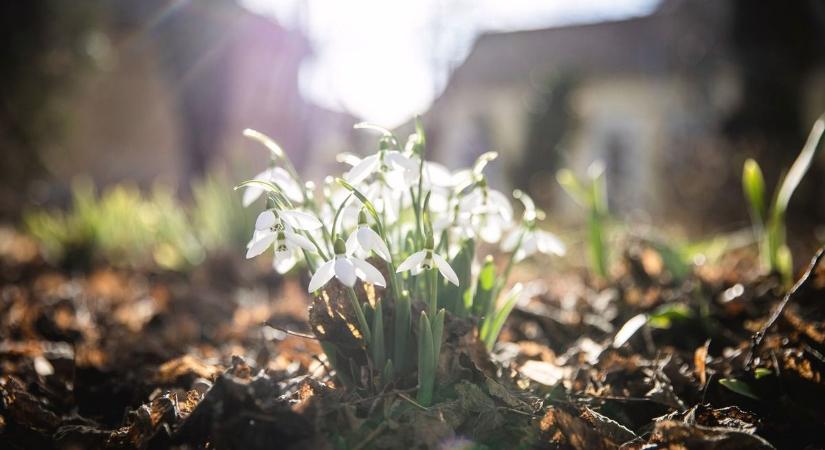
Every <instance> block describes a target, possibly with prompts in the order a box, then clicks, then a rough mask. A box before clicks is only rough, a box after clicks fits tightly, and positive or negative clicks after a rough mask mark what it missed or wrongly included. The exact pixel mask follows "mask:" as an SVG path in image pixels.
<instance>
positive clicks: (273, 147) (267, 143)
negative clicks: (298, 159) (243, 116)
mask: <svg viewBox="0 0 825 450" xmlns="http://www.w3.org/2000/svg"><path fill="white" fill-rule="evenodd" d="M243 135H244V136H246V137H248V138H250V139H253V140H256V141H258V142H260V143H261V144H263V145H264V147H266V148H268V149H269V151H270V152H272V155H273V156H274V157H275V158H278V159H284V158H286V153H284V150H283V149H282V148H281V146H280V145H278V144H277V143H276V142H275V141H274V140H272V138H270V137H269V136H267V135H265V134H263V133H261V132H260V131H257V130H253V129H252V128H247V129H245V130H243Z"/></svg>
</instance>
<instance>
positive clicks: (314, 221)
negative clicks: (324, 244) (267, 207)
mask: <svg viewBox="0 0 825 450" xmlns="http://www.w3.org/2000/svg"><path fill="white" fill-rule="evenodd" d="M278 213H279V214H280V215H281V217H283V218H284V220H285V221H286V222H287V223H288V224H290V225H292V226H293V227H294V228H297V229H299V230H317V229H318V228H321V227H322V226H323V225H322V224H321V221H320V220H318V218H317V217H315V216H313V215H312V214H309V213H305V212H303V211H298V210H295V209H293V210H283V211H278Z"/></svg>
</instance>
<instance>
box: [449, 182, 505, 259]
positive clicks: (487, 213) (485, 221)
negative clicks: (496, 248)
mask: <svg viewBox="0 0 825 450" xmlns="http://www.w3.org/2000/svg"><path fill="white" fill-rule="evenodd" d="M477 185H478V188H476V189H474V190H473V191H472V192H470V193H469V194H467V195H466V196H464V198H462V199H461V201H460V204H459V205H460V206H459V209H460V211H461V212H462V213H469V214H470V218H471V221H472V224H473V227H474V228H476V229H477V230H478V235H479V237H481V239H482V240H484V241H485V242H489V243H495V242H498V241H499V240H501V236H502V234H503V233H504V230H505V229H506V228H508V227H509V226H510V223H511V221H512V220H513V207H512V206H511V205H510V202H509V201H508V200H507V197H506V196H505V195H504V194H502V193H501V192H499V191H496V190H493V189H490V188H488V187H487V182H486V181H485V180H484V179H483V178H482V179H481V180H480V181H479V182H478V183H477Z"/></svg>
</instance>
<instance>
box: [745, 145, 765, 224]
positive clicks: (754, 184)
mask: <svg viewBox="0 0 825 450" xmlns="http://www.w3.org/2000/svg"><path fill="white" fill-rule="evenodd" d="M742 189H743V190H744V191H745V198H747V200H748V204H749V206H750V211H751V216H752V218H753V220H754V222H755V223H757V224H758V227H759V228H761V227H762V223H764V221H765V218H766V211H765V209H766V208H767V202H766V201H765V178H764V177H763V176H762V169H760V168H759V163H757V162H756V161H754V160H753V159H748V160H747V161H745V166H744V168H743V169H742Z"/></svg>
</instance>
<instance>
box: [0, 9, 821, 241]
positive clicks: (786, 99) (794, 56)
mask: <svg viewBox="0 0 825 450" xmlns="http://www.w3.org/2000/svg"><path fill="white" fill-rule="evenodd" d="M389 3H392V2H389ZM608 3H609V5H608ZM371 5H372V4H371ZM481 5H486V6H481ZM490 5H493V2H478V3H472V2H465V1H463V0H453V1H442V0H432V1H425V2H421V3H420V4H419V3H415V4H414V5H411V4H407V3H404V4H397V5H390V4H387V3H375V5H372V6H374V8H372V9H370V8H367V7H363V8H361V6H363V5H361V3H359V2H356V3H353V4H352V5H351V6H350V5H347V6H342V5H340V4H337V3H332V2H326V3H325V2H324V1H323V0H314V1H309V0H307V1H286V0H284V1H276V0H247V1H237V2H236V1H233V0H199V1H185V0H174V1H173V0H143V1H140V2H133V1H126V0H122V1H119V0H90V1H87V2H82V4H79V3H77V2H71V1H68V0H37V1H30V2H4V3H3V4H2V6H0V9H2V11H0V21H2V25H3V26H2V31H0V33H2V34H3V39H2V41H0V42H2V43H1V44H0V55H2V61H3V65H4V67H3V70H2V71H0V97H1V98H0V101H1V102H2V103H0V152H2V155H0V157H2V160H3V164H2V169H0V215H2V217H4V218H6V219H11V220H14V219H15V218H16V217H18V216H19V214H20V211H21V210H23V209H24V208H26V207H27V206H31V205H38V204H44V203H48V204H61V203H65V202H66V199H67V198H68V186H69V184H70V180H72V179H73V177H75V176H77V175H87V176H90V177H91V178H92V179H94V180H95V181H96V182H97V183H98V184H100V185H109V184H113V183H117V182H122V181H132V182H135V183H137V184H138V185H140V186H144V187H146V186H149V185H151V184H152V183H154V182H156V181H158V180H160V181H162V182H164V183H167V184H169V185H172V186H178V187H179V188H180V194H181V196H182V197H183V198H186V196H187V195H188V187H189V185H190V182H191V181H192V179H194V178H197V177H199V176H202V175H203V174H205V173H206V172H208V171H210V170H212V169H213V168H215V167H218V168H219V169H220V170H229V171H234V174H237V176H238V177H239V178H241V177H243V176H247V175H249V174H251V173H254V172H255V171H256V169H257V168H259V167H260V165H261V164H263V163H264V162H265V160H266V157H267V155H266V154H265V153H264V152H263V151H262V150H260V149H258V148H257V147H255V145H254V144H252V143H249V142H246V141H244V140H242V138H241V131H242V130H243V129H244V128H247V127H249V128H255V129H259V130H261V131H263V132H265V133H267V134H270V135H271V136H273V137H274V138H275V139H276V140H278V141H279V142H280V143H281V144H282V146H283V147H284V148H285V149H286V150H287V151H288V152H289V153H290V154H291V156H292V157H293V159H294V160H295V161H296V163H297V165H298V166H299V167H300V168H301V170H304V171H305V172H306V173H308V174H310V177H318V176H320V175H321V174H323V173H326V169H328V168H330V167H332V166H333V165H334V160H333V157H334V155H335V154H336V153H337V152H339V151H344V150H347V151H353V150H355V151H357V152H362V153H363V152H367V151H369V147H366V146H365V144H364V140H363V139H359V138H358V136H356V135H354V134H353V132H352V128H351V127H352V125H353V124H354V123H356V122H358V121H359V120H361V119H363V118H366V119H370V120H375V121H379V122H382V123H383V124H385V125H388V126H393V125H396V124H399V123H402V122H404V118H407V117H411V116H412V114H413V113H416V112H417V113H423V117H424V120H425V124H426V127H427V129H428V132H429V142H430V143H431V151H432V152H433V155H434V157H435V158H436V159H439V160H441V161H443V162H445V163H447V164H448V165H449V166H451V167H458V166H461V165H466V164H469V163H470V162H471V161H472V160H473V159H474V158H475V157H476V156H477V155H478V154H480V153H482V152H484V151H487V150H490V149H495V150H498V151H499V152H501V154H502V159H501V161H500V162H499V163H497V164H496V165H494V166H492V167H491V169H492V172H491V174H492V176H493V177H494V181H495V182H496V183H500V185H501V186H521V187H524V188H527V189H528V190H530V192H532V193H533V195H534V196H536V198H537V199H538V200H539V201H540V202H541V203H543V204H544V205H545V206H546V207H548V208H550V209H552V210H553V211H564V205H565V203H564V200H563V198H562V196H559V195H558V193H557V191H558V189H557V188H556V185H555V181H554V177H553V174H554V173H555V171H556V170H558V169H559V168H561V167H567V166H569V167H573V168H574V169H576V170H577V171H580V172H583V171H584V168H585V167H586V166H587V165H588V164H589V163H590V162H591V161H593V160H595V159H601V160H603V161H604V162H605V163H606V165H607V170H608V174H607V175H608V183H609V190H610V199H611V209H612V210H613V211H614V212H615V213H616V214H618V215H620V216H636V215H638V214H639V213H640V212H642V211H643V212H644V214H646V215H647V217H648V220H652V221H656V222H679V223H683V224H691V225H699V227H698V228H696V229H697V230H699V231H712V230H718V229H723V228H725V227H731V226H739V225H742V224H745V223H746V221H747V212H746V210H745V206H744V204H743V202H742V201H741V188H740V186H739V175H740V172H741V167H742V162H743V161H744V159H745V158H746V157H754V158H756V159H757V160H758V161H760V162H761V163H762V166H763V168H764V169H765V171H766V177H767V179H768V183H769V184H770V185H773V183H775V181H776V179H777V178H778V177H779V175H780V173H781V171H782V168H786V167H788V166H789V165H790V163H791V161H792V160H793V158H794V157H795V156H796V153H797V152H798V150H799V148H800V147H801V145H802V143H803V142H804V138H805V135H806V133H807V130H808V129H809V127H810V126H811V124H812V123H813V120H814V119H815V117H816V116H818V115H819V114H820V113H821V112H822V111H825V5H824V4H823V3H822V2H820V1H814V0H803V1H798V2H781V1H776V0H770V1H760V2H748V1H745V0H726V1H715V0H665V1H656V0H645V1H643V0H637V1H626V2H614V3H610V2H599V1H597V0H591V1H589V2H583V3H582V4H581V5H578V6H573V5H572V4H567V5H566V6H560V5H555V6H553V8H557V9H558V10H559V11H556V10H552V11H549V12H548V11H545V13H546V14H544V15H542V14H539V13H536V14H531V12H530V9H529V8H533V7H536V8H538V5H534V4H530V3H529V2H528V3H525V2H513V3H512V5H510V6H509V8H510V10H511V11H515V12H518V11H522V10H521V9H519V8H522V7H524V5H528V6H527V7H524V8H523V11H522V12H520V13H519V14H520V15H517V14H516V13H515V12H513V16H514V17H515V16H518V17H522V19H523V20H522V21H517V22H513V23H511V24H510V25H508V26H506V27H503V29H502V27H497V26H493V25H490V23H492V22H490V21H489V20H488V19H490V17H493V16H495V15H496V13H495V11H496V10H495V9H490V8H504V7H503V6H501V4H500V3H498V4H496V6H490ZM519 5H521V6H519ZM623 5H624V6H623ZM270 6H271V7H272V8H269V7H270ZM402 6H403V8H407V9H403V10H402V11H401V13H399V14H402V15H403V17H401V16H398V15H392V16H386V17H384V16H380V15H379V16H376V14H379V13H380V14H383V13H384V12H386V11H384V10H382V9H380V8H387V11H390V10H392V8H402ZM268 8H269V9H268ZM325 8H326V9H325ZM339 8H344V9H339ZM485 8H487V9H485ZM565 8H566V9H565ZM576 8H578V9H576ZM588 8H589V9H588ZM600 8H601V9H605V10H608V9H609V13H607V12H605V13H603V14H600V13H598V12H599V11H601V9H600ZM622 8H624V9H622ZM408 9H409V11H408ZM562 9H564V11H567V13H565V14H566V15H564V14H561V12H560V11H562ZM376 10H377V11H378V12H376ZM505 10H507V9H506V8H505ZM479 11H480V12H479ZM485 11H486V12H485ZM491 11H492V12H491ZM571 11H572V12H571ZM554 14H555V16H554ZM321 16H323V17H321ZM319 17H320V19H319ZM553 17H556V18H555V19H553ZM537 18H538V19H537ZM545 18H546V20H545ZM471 19H472V20H471ZM539 19H540V20H539ZM551 19H552V20H551ZM339 20H340V21H341V23H343V22H344V21H350V22H351V23H352V24H356V25H357V27H358V29H357V30H356V31H357V33H364V34H363V36H362V35H361V34H357V33H356V32H355V31H352V30H350V29H345V28H343V25H342V26H341V27H342V28H340V29H338V27H336V24H337V23H338V22H337V21H339ZM416 20H420V22H421V23H420V24H419V23H418V22H416ZM405 21H407V22H412V23H413V26H412V28H410V30H412V31H410V33H409V34H410V35H409V36H406V35H405V37H404V38H403V39H407V40H408V41H411V42H414V43H415V45H417V46H418V47H420V48H423V50H422V52H423V53H422V54H419V53H411V52H407V51H406V50H405V49H401V48H399V49H398V51H396V52H394V51H389V52H384V53H379V52H376V51H374V50H370V49H371V48H372V47H368V45H367V44H370V45H375V44H380V43H382V41H384V40H386V41H387V42H390V43H392V42H395V41H393V40H392V39H391V38H397V37H398V36H394V35H393V36H391V35H390V32H388V31H387V30H395V29H399V30H400V29H403V26H401V25H402V24H403V23H405ZM542 21H543V22H542ZM348 23H349V22H348ZM393 24H395V25H393ZM336 33H337V34H336ZM353 33H356V36H357V38H358V39H360V41H358V40H356V41H355V44H354V45H356V46H357V45H358V43H359V42H361V43H363V45H364V50H363V51H359V50H357V49H356V50H352V49H351V48H350V49H343V50H342V47H341V45H342V42H343V40H345V39H344V38H345V37H347V36H350V37H352V35H353ZM384 37H386V38H387V39H383V38H384ZM402 42H406V41H404V40H402ZM331 53H332V54H333V56H334V59H335V60H336V61H337V63H338V64H339V65H337V66H335V65H328V66H325V65H324V64H322V63H320V62H319V61H324V60H325V59H324V58H326V59H329V55H330V54H331ZM422 55H424V56H422ZM427 55H429V56H427ZM348 58H349V59H348ZM402 63H403V64H408V65H409V67H412V69H409V68H405V69H403V70H402V66H401V64H402ZM372 64H374V65H372ZM403 67H407V66H403ZM349 69H353V72H349V71H348V70H349ZM313 73H314V74H315V75H314V78H313V75H312V74H313ZM318 73H322V75H323V76H322V77H321V78H323V79H324V80H326V81H325V82H323V83H314V84H313V79H317V78H318ZM425 75H426V76H425ZM330 80H331V81H330ZM347 80H350V81H351V82H352V83H356V84H354V86H356V87H357V86H360V85H359V84H357V83H361V84H362V85H366V86H365V89H368V91H367V92H369V93H372V94H373V95H372V97H369V96H367V95H365V94H363V93H362V92H360V91H358V90H357V89H355V88H347V89H346V91H347V92H350V95H351V96H355V97H357V98H356V100H351V101H347V99H343V100H341V99H340V98H338V97H336V95H339V94H340V93H338V94H336V92H335V89H336V88H337V89H339V90H340V89H342V86H343V87H344V88H346V87H347V86H351V84H346V82H347ZM316 81H317V80H316ZM383 81H387V82H393V81H394V82H396V83H406V84H407V85H410V86H411V87H410V89H409V90H408V91H405V90H404V89H403V88H395V89H394V90H390V91H382V90H381V89H380V86H379V84H381V82H383ZM336 83H339V84H336ZM414 83H417V84H416V85H415V86H417V87H414V86H413V84H414ZM422 84H423V85H425V87H421V85H422ZM369 89H371V90H369ZM394 93H398V97H397V99H398V100H397V101H396V96H394ZM402 95H406V97H403V96H402ZM358 98H360V99H365V98H366V99H367V100H368V101H367V102H366V103H364V102H362V103H358V101H357V99H358ZM404 99H406V100H407V101H409V102H411V103H409V106H407V105H406V104H405V103H403V102H402V101H401V100H404ZM382 101H383V102H385V103H387V104H391V106H395V107H396V108H395V110H394V114H392V115H390V114H388V115H386V116H382V115H381V110H380V108H377V107H376V108H370V107H371V106H376V105H377V106H386V105H384V104H380V102H382ZM369 102H372V103H369ZM404 108H406V109H404ZM399 118H400V120H399ZM409 126H410V122H409V121H407V122H406V123H405V124H403V125H401V126H400V128H399V129H400V130H409ZM822 173H823V161H822V158H819V159H818V161H817V164H816V167H814V169H813V173H812V174H810V175H809V176H808V177H807V178H806V180H805V181H804V182H803V184H802V185H801V187H800V190H799V193H798V195H797V196H796V197H795V198H794V205H792V210H791V214H792V215H793V214H796V215H797V216H799V217H797V219H800V218H801V219H805V220H803V222H806V223H822V222H823V221H825V200H823V198H822V195H821V193H822V192H823V187H825V186H823V183H825V181H823V177H822V176H821V175H822Z"/></svg>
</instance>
